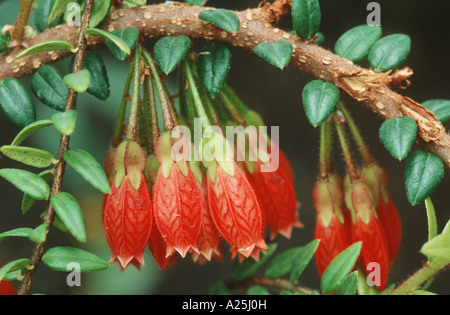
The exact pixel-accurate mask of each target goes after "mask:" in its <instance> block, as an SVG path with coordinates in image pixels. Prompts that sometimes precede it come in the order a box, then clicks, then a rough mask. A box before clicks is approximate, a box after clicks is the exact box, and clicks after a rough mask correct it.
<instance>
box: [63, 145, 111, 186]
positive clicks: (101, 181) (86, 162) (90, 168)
mask: <svg viewBox="0 0 450 315" xmlns="http://www.w3.org/2000/svg"><path fill="white" fill-rule="evenodd" d="M64 159H65V160H66V161H67V163H68V164H69V165H70V166H72V167H73V168H74V169H75V171H77V172H78V173H79V174H80V175H81V176H82V177H83V178H84V179H85V180H86V181H87V182H89V183H90V184H91V185H92V186H94V187H95V188H97V189H98V190H100V191H101V192H102V193H104V194H108V193H110V186H109V182H108V178H107V177H106V174H105V171H104V170H103V168H102V167H101V165H100V164H99V163H98V162H97V160H96V159H95V158H94V157H93V156H92V155H91V154H89V153H88V152H86V151H84V150H80V149H71V150H69V151H67V152H65V153H64Z"/></svg>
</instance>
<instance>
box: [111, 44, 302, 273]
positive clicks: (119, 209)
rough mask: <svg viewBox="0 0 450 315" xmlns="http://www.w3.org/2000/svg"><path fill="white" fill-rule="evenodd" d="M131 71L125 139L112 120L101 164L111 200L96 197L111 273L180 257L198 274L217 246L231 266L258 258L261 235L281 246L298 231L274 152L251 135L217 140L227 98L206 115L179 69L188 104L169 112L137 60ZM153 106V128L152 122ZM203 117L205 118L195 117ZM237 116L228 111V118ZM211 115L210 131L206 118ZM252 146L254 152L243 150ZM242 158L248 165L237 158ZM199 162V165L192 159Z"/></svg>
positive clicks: (288, 185)
mask: <svg viewBox="0 0 450 315" xmlns="http://www.w3.org/2000/svg"><path fill="white" fill-rule="evenodd" d="M139 58H142V61H139ZM136 59H138V60H136ZM183 69H184V70H185V71H184V72H183V71H182V70H183ZM131 71H133V77H134V79H133V80H132V81H133V82H134V86H133V95H132V96H131V107H130V109H129V113H130V117H129V119H128V126H127V128H126V132H125V137H124V138H122V132H121V131H122V129H123V128H122V126H123V117H120V116H119V119H118V122H117V128H116V130H118V131H120V132H117V133H116V136H115V138H114V139H113V145H112V148H111V150H109V152H108V154H107V158H106V160H105V171H106V173H107V175H108V178H109V180H110V185H111V192H110V194H107V195H105V197H104V202H103V224H104V229H105V233H106V238H107V241H108V243H109V246H110V248H111V251H112V258H111V260H112V261H115V262H118V263H119V264H120V267H121V269H125V268H126V267H127V266H128V265H129V264H132V265H134V266H136V267H137V268H138V269H139V268H140V265H141V264H144V260H143V252H144V250H145V249H146V248H148V249H149V250H150V252H151V254H152V256H153V257H154V259H155V261H156V262H157V264H158V265H159V267H160V268H161V269H165V268H166V267H167V266H169V265H171V264H173V263H174V262H175V261H176V260H177V258H178V257H183V258H184V257H186V256H187V255H188V254H190V255H191V257H192V259H193V260H194V261H196V262H199V263H200V264H203V263H205V262H207V261H210V260H212V259H217V260H219V261H221V260H222V259H223V249H222V244H223V241H225V242H226V243H227V244H228V246H229V250H230V252H231V258H232V259H233V258H234V257H236V256H237V257H238V258H239V259H240V260H242V259H245V258H248V257H252V258H254V259H256V260H257V259H259V255H260V253H261V251H264V250H266V249H267V248H268V247H267V244H266V241H265V237H266V236H265V234H266V228H269V229H270V236H269V238H270V239H274V238H275V237H276V236H277V235H278V234H281V235H283V236H285V237H288V238H289V237H290V236H291V231H292V228H293V227H301V226H302V225H301V223H300V221H299V220H298V218H297V199H296V196H295V190H294V179H293V171H292V168H291V166H290V163H289V161H288V159H287V158H286V156H285V155H284V153H283V152H282V151H281V150H280V149H279V148H278V146H277V145H276V143H275V142H274V141H273V140H272V139H271V138H270V137H269V136H268V135H267V134H266V133H265V132H260V131H255V130H256V128H254V129H249V130H250V131H249V132H246V133H244V137H243V138H242V139H243V141H237V144H232V143H233V141H230V139H229V138H228V137H226V136H225V130H226V127H227V126H236V125H237V121H235V120H233V118H232V117H233V116H232V115H231V114H229V115H227V120H225V119H224V117H225V116H224V115H223V114H224V113H225V112H226V108H228V109H229V106H233V102H232V101H230V99H233V98H234V99H235V98H236V95H235V94H234V93H233V92H232V91H231V89H229V88H228V87H227V88H226V89H224V92H221V93H222V94H221V97H222V98H220V97H219V98H218V99H217V100H214V103H215V105H216V106H215V107H214V108H213V107H212V106H209V105H211V104H212V103H213V100H212V99H211V97H210V96H209V95H208V94H207V93H205V92H203V90H202V86H201V84H200V83H199V82H198V80H196V79H194V78H193V74H195V71H196V68H195V62H193V61H191V60H188V59H186V60H185V65H184V67H182V68H180V75H186V81H187V84H186V85H184V86H183V89H180V95H179V96H180V99H181V98H182V97H181V94H187V95H188V96H189V97H187V98H186V99H188V102H187V103H186V104H183V103H182V102H181V101H180V106H179V108H180V110H179V111H177V110H175V106H174V104H173V100H172V98H171V97H170V96H169V95H168V92H167V89H166V88H165V87H164V86H163V82H162V80H161V77H160V74H159V73H158V71H157V70H156V67H155V64H154V63H153V59H152V58H151V56H150V55H149V54H148V53H147V52H144V51H142V52H141V53H140V54H139V52H136V55H135V62H134V70H131ZM183 78H184V77H183ZM128 89H129V87H128V88H127V89H126V93H127V92H128ZM140 91H143V95H144V99H143V101H142V102H141V101H140ZM155 91H157V93H158V95H157V97H155V96H156V93H155ZM225 91H226V92H228V94H225ZM229 93H233V94H232V95H231V94H229ZM198 96H201V97H198ZM126 98H128V100H130V97H129V96H127V97H126ZM124 99H125V98H124ZM219 99H222V100H223V103H222V102H221V101H220V100H219ZM157 100H158V101H159V103H160V107H161V108H160V111H161V113H162V120H163V121H162V122H161V121H159V122H158V116H157V109H156V105H157V103H158V102H157ZM225 102H226V104H227V106H225ZM126 104H127V102H126V101H123V102H122V105H123V106H126ZM219 106H223V107H219ZM206 111H208V113H209V114H210V115H209V116H206V115H204V114H203V113H205V112H206ZM121 112H125V111H124V110H123V111H121ZM238 112H239V111H237V110H236V111H233V113H234V117H236V115H237V114H238ZM186 113H187V114H186ZM218 113H220V114H221V115H222V116H221V118H222V119H221V121H220V122H219V120H218V119H214V118H211V117H217V116H218V115H219V114H218ZM241 114H242V116H240V119H239V120H240V122H243V124H244V126H245V127H247V126H250V124H251V123H252V122H254V121H255V118H258V119H259V122H260V121H261V120H260V118H259V116H258V115H257V114H256V113H254V112H252V111H250V110H248V109H245V110H242V111H241ZM196 117H199V118H200V120H199V121H200V122H201V125H200V130H201V131H203V134H202V136H201V138H200V141H199V143H196V142H195V141H194V140H193V137H191V134H194V132H193V131H194V130H193V129H194V122H195V121H194V118H196ZM245 118H247V119H245ZM181 122H182V123H181ZM160 125H162V126H164V130H163V131H160V130H159V126H160ZM208 127H214V128H212V130H213V131H211V132H209V133H207V132H206V130H207V129H208ZM191 131H192V132H191ZM253 138H254V139H257V141H256V142H255V143H256V146H253V145H251V140H252V139H253ZM242 139H241V140H242ZM240 144H242V146H240ZM249 151H252V152H253V153H254V154H253V155H252V156H253V157H254V158H249V156H248V154H246V153H248V152H249ZM199 154H200V156H201V158H200V159H198V158H195V157H196V156H198V155H199ZM242 156H244V157H243V158H242V159H239V158H238V157H242ZM272 165H275V167H273V170H272V169H269V171H268V168H270V166H272Z"/></svg>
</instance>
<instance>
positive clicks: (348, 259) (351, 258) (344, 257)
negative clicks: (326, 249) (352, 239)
mask: <svg viewBox="0 0 450 315" xmlns="http://www.w3.org/2000/svg"><path fill="white" fill-rule="evenodd" d="M360 252H361V242H356V243H354V244H352V245H350V246H349V247H347V249H345V250H344V251H342V252H341V253H340V254H339V255H337V256H336V257H335V258H334V259H333V260H332V261H331V263H330V264H329V265H328V267H327V268H326V269H325V271H324V273H323V275H322V279H321V280H320V289H321V290H322V293H323V294H328V293H331V292H333V291H334V290H335V289H336V288H337V286H338V285H339V283H340V282H341V281H342V280H344V278H345V277H347V275H348V274H349V273H350V271H352V269H353V267H354V265H355V263H356V260H357V259H358V256H359V253H360Z"/></svg>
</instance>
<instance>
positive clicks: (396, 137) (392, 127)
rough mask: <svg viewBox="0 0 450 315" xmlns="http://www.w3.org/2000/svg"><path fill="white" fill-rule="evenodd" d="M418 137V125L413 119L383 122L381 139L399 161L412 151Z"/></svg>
mask: <svg viewBox="0 0 450 315" xmlns="http://www.w3.org/2000/svg"><path fill="white" fill-rule="evenodd" d="M416 136H417V124H416V122H415V121H414V119H412V118H411V117H408V116H403V117H399V118H391V119H388V120H386V121H384V122H383V124H382V125H381V127H380V130H379V137H380V140H381V143H383V145H384V147H385V148H386V150H388V151H389V153H391V155H392V156H393V157H395V158H397V159H399V160H401V159H404V158H405V157H406V156H407V155H408V154H409V152H410V151H411V148H412V145H413V144H414V140H415V139H416Z"/></svg>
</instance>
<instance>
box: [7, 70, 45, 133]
mask: <svg viewBox="0 0 450 315" xmlns="http://www.w3.org/2000/svg"><path fill="white" fill-rule="evenodd" d="M0 107H1V109H2V111H3V113H4V114H5V115H6V117H8V119H9V120H11V121H12V122H13V123H15V124H16V125H18V126H19V127H22V128H23V127H25V126H27V125H29V124H31V123H33V122H35V121H36V109H35V108H34V103H33V99H32V98H31V94H30V92H28V90H27V88H26V87H25V86H24V85H23V84H22V83H21V82H20V81H19V80H17V79H15V78H5V79H3V80H2V81H1V82H0Z"/></svg>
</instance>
